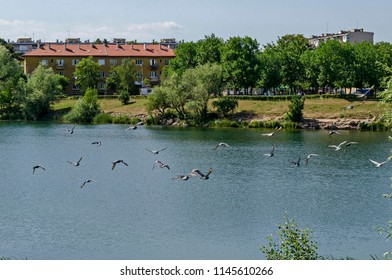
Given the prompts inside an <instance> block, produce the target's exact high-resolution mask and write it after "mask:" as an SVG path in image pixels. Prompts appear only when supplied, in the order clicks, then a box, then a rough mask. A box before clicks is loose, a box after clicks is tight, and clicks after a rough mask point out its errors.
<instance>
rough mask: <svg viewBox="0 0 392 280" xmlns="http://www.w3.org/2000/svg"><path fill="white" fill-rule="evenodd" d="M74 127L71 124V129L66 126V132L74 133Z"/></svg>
mask: <svg viewBox="0 0 392 280" xmlns="http://www.w3.org/2000/svg"><path fill="white" fill-rule="evenodd" d="M74 128H75V126H73V127H72V128H71V129H69V128H68V129H67V130H68V133H69V134H73V133H74Z"/></svg>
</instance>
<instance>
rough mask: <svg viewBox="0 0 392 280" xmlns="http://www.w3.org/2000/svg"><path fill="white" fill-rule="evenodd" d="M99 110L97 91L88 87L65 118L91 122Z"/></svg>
mask: <svg viewBox="0 0 392 280" xmlns="http://www.w3.org/2000/svg"><path fill="white" fill-rule="evenodd" d="M99 112H100V110H99V104H98V91H97V90H96V89H91V88H88V89H87V90H86V93H85V94H84V96H83V98H81V99H79V100H78V102H77V103H76V104H75V106H74V107H73V108H72V110H71V112H69V113H68V114H67V115H66V116H65V119H66V120H68V121H70V122H76V123H91V122H92V121H93V119H94V117H95V116H96V115H97V114H98V113H99Z"/></svg>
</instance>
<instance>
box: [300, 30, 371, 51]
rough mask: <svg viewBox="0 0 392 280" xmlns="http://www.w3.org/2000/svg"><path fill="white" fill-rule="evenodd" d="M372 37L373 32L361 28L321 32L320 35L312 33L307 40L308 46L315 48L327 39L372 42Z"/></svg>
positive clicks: (343, 41)
mask: <svg viewBox="0 0 392 280" xmlns="http://www.w3.org/2000/svg"><path fill="white" fill-rule="evenodd" d="M373 37H374V33H373V32H367V31H364V30H363V28H361V29H351V30H348V31H344V30H341V31H339V32H338V33H323V34H322V35H321V36H316V35H313V36H312V37H310V38H308V41H309V44H310V46H312V47H316V48H317V46H318V45H319V44H320V42H326V41H327V40H337V41H339V42H341V43H346V42H348V43H360V42H364V41H367V42H370V43H373Z"/></svg>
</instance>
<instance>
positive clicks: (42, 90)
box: [23, 65, 62, 120]
mask: <svg viewBox="0 0 392 280" xmlns="http://www.w3.org/2000/svg"><path fill="white" fill-rule="evenodd" d="M61 80H62V77H61V76H60V75H58V74H55V73H54V72H53V70H52V68H45V67H44V66H42V65H39V66H38V67H37V68H36V69H35V70H34V72H33V73H32V74H31V76H30V77H28V79H27V84H26V95H25V97H24V98H23V112H24V115H25V117H26V118H27V119H34V120H36V119H39V118H40V117H42V116H43V115H45V114H47V113H48V112H49V111H50V106H51V104H52V103H53V102H55V101H56V100H57V99H58V96H59V95H60V94H61V93H62V86H61Z"/></svg>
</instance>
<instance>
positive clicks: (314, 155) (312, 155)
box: [307, 154, 319, 159]
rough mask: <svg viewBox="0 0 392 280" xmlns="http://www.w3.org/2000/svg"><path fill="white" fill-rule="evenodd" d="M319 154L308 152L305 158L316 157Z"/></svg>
mask: <svg viewBox="0 0 392 280" xmlns="http://www.w3.org/2000/svg"><path fill="white" fill-rule="evenodd" d="M318 156H319V155H317V154H308V156H307V158H308V159H309V158H311V157H318Z"/></svg>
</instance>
